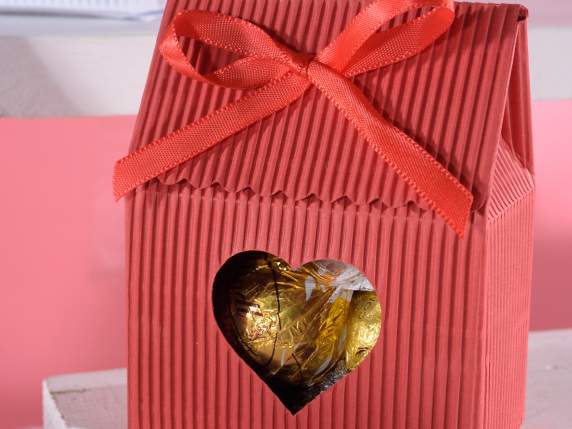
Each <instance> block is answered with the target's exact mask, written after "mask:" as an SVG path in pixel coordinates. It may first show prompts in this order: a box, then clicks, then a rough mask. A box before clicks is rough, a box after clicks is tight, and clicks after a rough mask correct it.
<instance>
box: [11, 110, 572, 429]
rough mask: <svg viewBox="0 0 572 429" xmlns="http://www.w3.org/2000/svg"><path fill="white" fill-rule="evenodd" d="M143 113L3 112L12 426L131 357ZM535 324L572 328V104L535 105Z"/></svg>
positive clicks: (32, 419)
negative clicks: (50, 383)
mask: <svg viewBox="0 0 572 429" xmlns="http://www.w3.org/2000/svg"><path fill="white" fill-rule="evenodd" d="M133 123H134V118H133V117H112V118H81V119H80V118H77V119H75V118H66V119H57V118H56V119H46V120H18V119H2V120H0V139H1V141H2V143H3V145H2V148H3V149H4V150H5V153H4V154H3V155H2V156H1V157H0V183H2V186H0V201H2V207H1V211H0V213H1V214H0V272H1V275H2V281H1V283H0V287H1V288H2V298H1V299H0V380H1V381H0V404H2V405H1V406H0V425H1V426H2V427H3V428H6V429H14V428H21V427H26V426H30V425H39V424H40V421H41V399H40V398H41V393H40V383H41V380H42V379H43V378H45V377H48V376H50V375H53V374H61V373H67V372H79V371H87V370H96V369H105V368H113V367H123V366H125V365H126V332H125V326H126V324H125V318H126V314H125V307H126V304H125V298H126V294H125V290H124V288H123V266H124V256H123V220H122V219H123V210H122V206H121V204H116V203H115V202H114V201H113V199H112V197H111V188H110V177H111V169H112V166H113V162H114V160H115V159H116V158H118V157H120V156H121V155H123V154H124V152H125V150H126V145H127V143H128V141H129V138H130V132H131V129H132V126H133ZM534 132H535V144H536V168H537V184H538V198H537V215H536V255H535V256H536V260H535V277H534V289H533V308H532V328H533V329H556V328H566V327H572V310H571V308H570V307H571V304H570V303H572V281H571V279H572V264H571V263H570V261H571V260H572V258H571V256H572V216H570V213H571V212H572V197H571V193H572V191H570V185H572V167H571V166H570V165H571V160H572V146H571V145H570V144H571V143H572V101H559V102H537V103H535V104H534Z"/></svg>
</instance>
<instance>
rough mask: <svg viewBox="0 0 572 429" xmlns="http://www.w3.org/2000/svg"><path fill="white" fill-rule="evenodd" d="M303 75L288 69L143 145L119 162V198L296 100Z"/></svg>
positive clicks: (306, 84) (304, 85) (303, 88)
mask: <svg viewBox="0 0 572 429" xmlns="http://www.w3.org/2000/svg"><path fill="white" fill-rule="evenodd" d="M310 85H311V84H310V82H308V80H307V79H306V78H304V77H302V76H299V75H297V74H295V73H292V72H288V73H285V74H284V75H282V76H281V77H279V78H276V79H274V80H272V81H270V82H269V83H268V84H267V85H265V86H263V87H261V88H259V89H258V90H256V91H252V92H250V93H248V94H247V95H245V96H244V97H242V98H240V99H238V100H237V101H236V102H234V103H231V104H228V105H226V106H224V107H223V108H221V109H219V110H217V111H215V112H213V113H211V114H209V115H207V116H205V117H203V118H201V119H199V120H198V121H196V122H193V123H192V124H189V125H187V126H186V127H183V128H181V129H179V130H177V131H174V132H172V133H171V134H168V135H167V136H165V137H163V138H161V139H159V140H156V141H154V142H153V143H150V144H148V145H145V146H143V147H142V148H141V149H139V150H138V151H135V152H133V153H131V154H129V155H128V156H126V157H125V158H123V159H120V160H119V161H117V163H116V164H115V169H114V172H113V194H114V196H115V198H116V199H118V200H119V199H121V198H122V197H123V196H125V195H126V194H128V193H129V192H131V191H132V190H134V189H135V188H137V187H138V186H140V185H142V184H143V183H145V182H147V181H149V180H151V179H153V178H155V177H157V176H159V175H161V174H163V173H165V172H166V171H168V170H171V169H172V168H174V167H176V166H178V165H180V164H182V163H184V162H186V161H188V160H189V159H191V158H193V157H195V156H197V155H199V154H200V153H202V152H205V151H206V150H208V149H210V148H211V147H213V146H215V145H216V144H217V143H219V142H220V141H222V140H224V139H226V138H228V137H230V136H232V135H234V134H236V133H238V132H239V131H241V130H243V129H245V128H247V127H248V126H250V125H252V124H255V123H256V122H258V121H260V120H261V119H263V118H265V117H267V116H269V115H271V114H272V113H274V112H277V111H279V110H282V109H283V108H285V107H286V106H288V105H289V104H291V103H293V102H294V101H296V100H297V99H298V98H300V97H301V96H302V94H304V92H305V91H306V90H307V89H308V88H309V87H310Z"/></svg>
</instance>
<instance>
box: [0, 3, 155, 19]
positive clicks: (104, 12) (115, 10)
mask: <svg viewBox="0 0 572 429" xmlns="http://www.w3.org/2000/svg"><path fill="white" fill-rule="evenodd" d="M164 6H165V1H164V0H0V12H9V13H32V14H53V15H80V16H100V17H105V18H127V19H130V18H131V19H132V18H138V19H145V18H146V17H148V16H151V17H153V16H156V15H158V14H160V13H161V12H162V10H163V8H164Z"/></svg>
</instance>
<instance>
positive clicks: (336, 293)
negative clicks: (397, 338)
mask: <svg viewBox="0 0 572 429" xmlns="http://www.w3.org/2000/svg"><path fill="white" fill-rule="evenodd" d="M213 301H214V308H215V315H216V317H217V321H218V323H219V326H220V327H221V329H222V331H223V333H224V334H225V337H226V338H227V340H228V341H229V342H230V344H231V345H232V346H233V347H234V349H235V350H236V351H237V352H238V353H239V354H240V356H241V357H242V358H243V359H244V360H245V361H246V362H247V363H248V364H249V365H250V366H251V367H252V368H253V369H254V370H255V371H256V372H257V373H258V374H259V375H260V376H261V377H262V378H263V379H264V381H265V382H266V383H267V384H268V385H269V386H270V387H271V388H272V390H273V391H274V392H275V393H276V394H277V395H278V396H279V397H280V399H281V400H282V401H283V402H284V404H285V405H286V406H287V407H288V408H289V409H290V411H292V412H296V411H298V410H299V409H301V408H302V407H303V406H304V405H306V404H307V403H308V402H310V401H311V400H312V399H313V398H314V397H315V396H317V395H318V394H319V393H321V392H322V391H324V390H326V389H327V388H329V387H330V386H332V385H333V384H335V383H336V382H337V381H338V380H339V379H340V378H342V377H343V376H344V375H346V374H347V373H349V372H350V371H352V370H354V369H355V368H356V367H357V366H358V365H359V364H360V363H361V362H362V361H363V359H365V357H366V356H367V355H368V354H369V352H370V351H371V350H372V349H373V347H374V346H375V344H376V342H377V339H378V337H379V333H380V330H381V308H380V305H379V301H378V299H377V295H376V293H375V291H374V290H373V287H372V285H371V284H370V283H369V281H368V280H367V279H366V278H365V276H363V275H362V274H361V273H360V272H359V271H358V270H357V269H355V268H353V267H351V266H348V265H346V264H343V263H341V262H335V261H317V262H312V263H309V264H306V265H304V266H303V267H302V268H300V269H297V270H293V269H291V268H290V267H289V266H288V265H287V264H286V263H285V262H284V261H283V260H281V259H279V258H276V257H274V256H271V255H268V254H266V253H263V252H245V253H243V254H239V255H237V256H235V257H233V258H231V259H230V260H229V261H228V262H227V263H226V264H225V265H224V266H223V268H222V269H221V271H220V272H219V274H218V275H217V279H216V280H215V285H214V291H213Z"/></svg>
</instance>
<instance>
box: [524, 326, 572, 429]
mask: <svg viewBox="0 0 572 429" xmlns="http://www.w3.org/2000/svg"><path fill="white" fill-rule="evenodd" d="M528 349H529V358H528V383H527V390H526V424H525V426H524V427H523V429H571V428H572V330H571V331H550V332H534V333H532V334H530V339H529V346H528Z"/></svg>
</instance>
